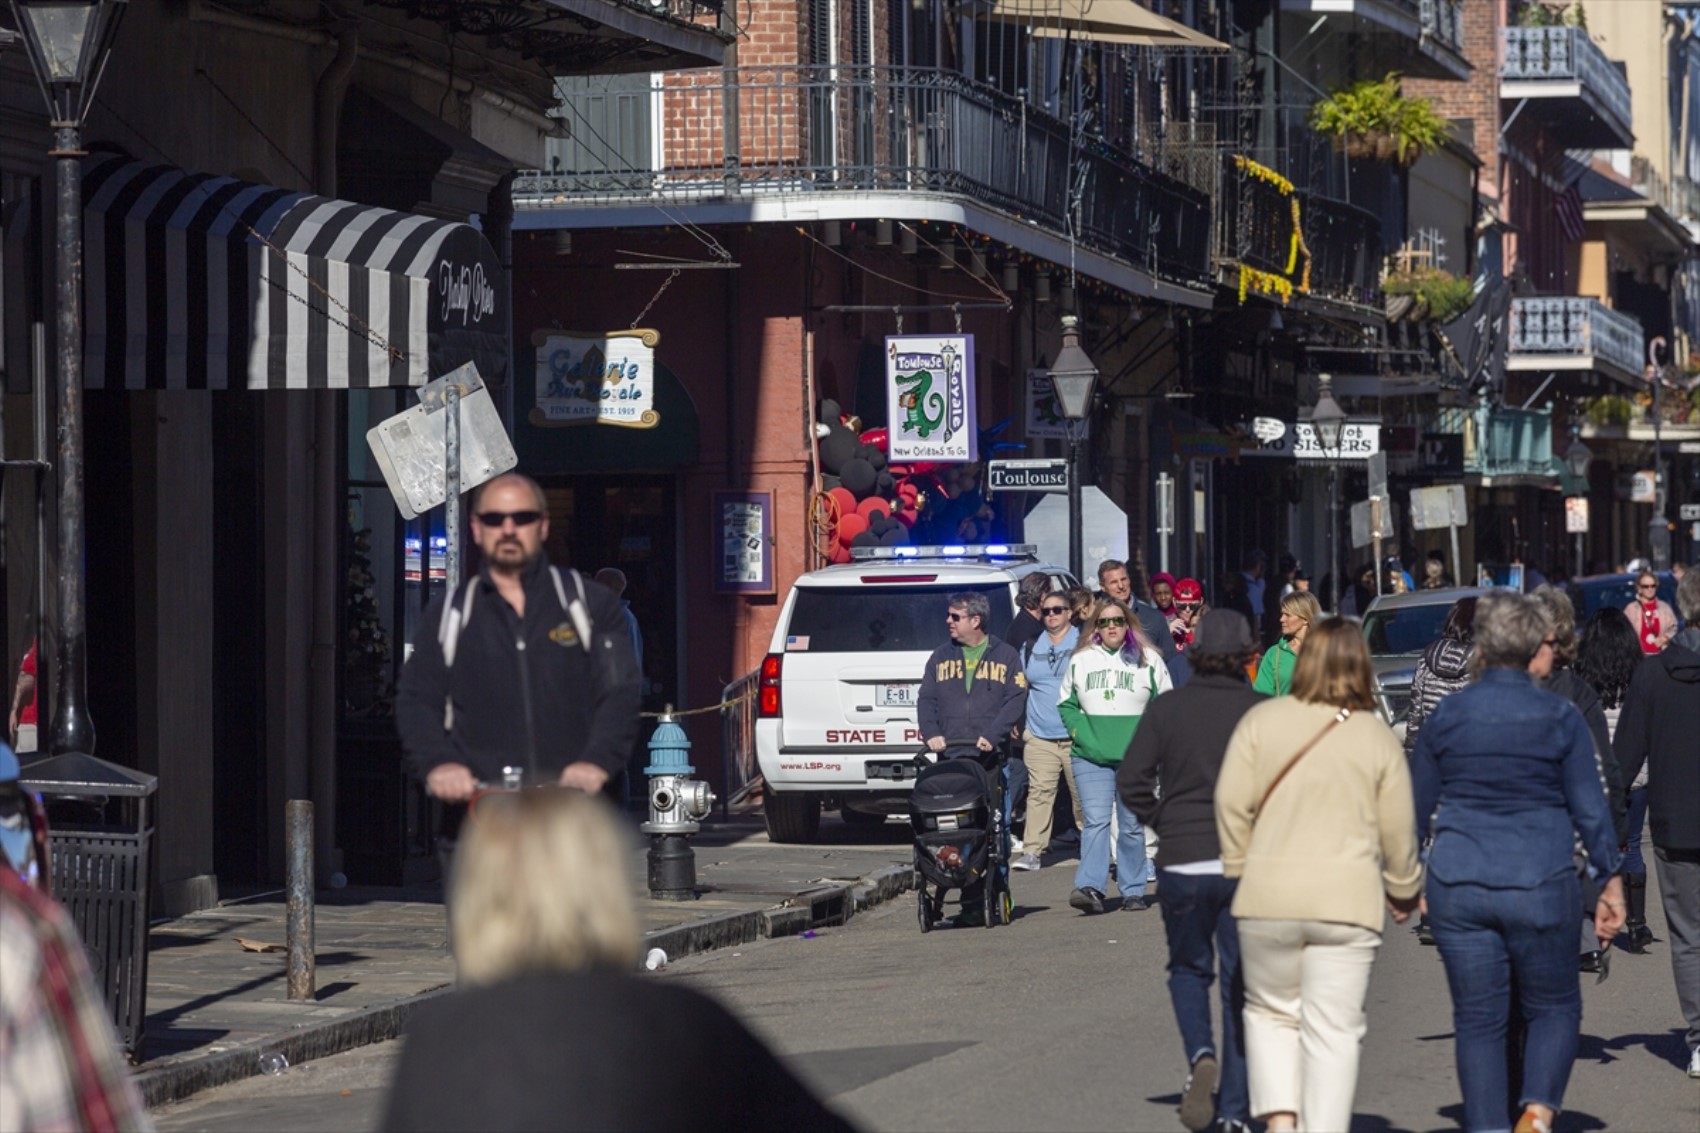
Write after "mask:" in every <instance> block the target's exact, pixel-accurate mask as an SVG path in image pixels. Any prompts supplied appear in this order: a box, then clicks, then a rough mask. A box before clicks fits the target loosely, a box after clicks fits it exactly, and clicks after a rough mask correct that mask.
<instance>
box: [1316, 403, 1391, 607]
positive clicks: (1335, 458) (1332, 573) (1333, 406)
mask: <svg viewBox="0 0 1700 1133" xmlns="http://www.w3.org/2000/svg"><path fill="white" fill-rule="evenodd" d="M1316 383H1317V394H1316V404H1315V405H1313V406H1311V408H1310V412H1309V413H1308V414H1307V415H1306V417H1307V419H1308V420H1309V422H1310V427H1311V428H1312V429H1313V430H1315V432H1316V443H1317V444H1318V445H1320V446H1321V448H1322V451H1323V452H1325V453H1327V454H1329V455H1328V577H1329V579H1330V582H1329V584H1328V607H1329V609H1331V610H1334V611H1335V612H1338V611H1339V609H1340V562H1339V559H1340V553H1339V548H1338V539H1339V531H1340V434H1341V433H1342V432H1343V431H1345V428H1346V411H1345V410H1344V409H1341V408H1340V403H1339V402H1338V401H1335V400H1334V376H1333V375H1332V374H1318V375H1317V376H1316ZM1380 569H1381V566H1380V564H1377V565H1376V570H1378V571H1379V570H1380ZM1361 612H1362V611H1360V613H1361Z"/></svg>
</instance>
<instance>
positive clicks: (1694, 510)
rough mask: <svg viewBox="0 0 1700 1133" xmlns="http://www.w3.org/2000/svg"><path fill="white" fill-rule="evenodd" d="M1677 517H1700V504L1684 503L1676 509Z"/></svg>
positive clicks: (1687, 518) (1683, 518)
mask: <svg viewBox="0 0 1700 1133" xmlns="http://www.w3.org/2000/svg"><path fill="white" fill-rule="evenodd" d="M1676 517H1677V518H1678V519H1682V520H1689V519H1700V504H1683V505H1682V506H1680V507H1678V508H1677V509H1676Z"/></svg>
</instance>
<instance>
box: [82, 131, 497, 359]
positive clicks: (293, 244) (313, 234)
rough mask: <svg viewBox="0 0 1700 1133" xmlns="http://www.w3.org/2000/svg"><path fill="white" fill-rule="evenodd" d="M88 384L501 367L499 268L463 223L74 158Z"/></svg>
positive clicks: (109, 157)
mask: <svg viewBox="0 0 1700 1133" xmlns="http://www.w3.org/2000/svg"><path fill="white" fill-rule="evenodd" d="M83 209H84V213H83V242H84V277H83V288H84V296H85V304H84V310H85V315H84V327H85V333H84V351H85V357H84V372H85V374H86V375H87V377H86V384H87V386H88V388H90V389H244V388H245V389H358V388H363V387H370V386H419V385H423V384H424V383H425V382H427V381H429V380H431V379H432V378H435V377H439V376H441V375H442V374H445V373H447V372H449V371H450V370H452V369H454V368H455V367H457V366H460V365H462V364H463V363H465V362H468V361H472V362H476V363H477V365H478V369H479V372H480V373H481V374H482V375H484V377H485V378H492V377H495V376H498V375H500V374H502V373H503V372H505V371H506V369H507V337H506V328H507V312H506V310H505V307H504V303H505V300H504V298H503V295H502V288H501V265H500V263H499V261H498V260H497V259H496V255H495V253H494V251H492V249H491V248H490V245H489V242H488V241H486V240H485V239H484V237H483V236H482V235H481V234H480V233H479V232H478V230H477V229H475V228H473V227H471V226H470V225H467V224H462V223H458V222H455V221H448V220H437V219H433V218H431V217H425V216H416V215H414V214H412V213H402V212H394V211H392V210H389V209H382V208H374V207H372V206H370V205H361V204H355V203H353V202H351V201H339V200H333V199H330V198H328V197H319V196H314V195H313V194H311V193H301V192H295V191H292V190H288V189H279V188H276V187H274V186H270V185H256V184H252V183H249V182H246V181H238V180H236V179H235V178H231V177H219V176H214V175H211V174H205V173H187V172H185V171H183V170H181V169H175V168H173V167H171V166H167V165H152V164H148V163H145V162H138V161H131V160H128V159H126V158H123V157H119V156H117V155H114V154H91V155H90V156H89V157H87V158H86V159H84V162H83Z"/></svg>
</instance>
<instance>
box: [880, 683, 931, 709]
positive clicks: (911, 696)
mask: <svg viewBox="0 0 1700 1133" xmlns="http://www.w3.org/2000/svg"><path fill="white" fill-rule="evenodd" d="M920 692H921V686H920V685H919V684H907V685H880V686H879V706H880V707H881V708H913V707H915V698H916V697H917V696H919V695H920Z"/></svg>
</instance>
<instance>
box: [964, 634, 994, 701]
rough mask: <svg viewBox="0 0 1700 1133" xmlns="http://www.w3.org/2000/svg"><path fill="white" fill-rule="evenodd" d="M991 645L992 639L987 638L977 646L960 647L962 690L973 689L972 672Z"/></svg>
mask: <svg viewBox="0 0 1700 1133" xmlns="http://www.w3.org/2000/svg"><path fill="white" fill-rule="evenodd" d="M991 643H992V639H991V638H989V637H988V638H986V640H984V641H982V642H980V644H978V645H964V646H963V647H962V687H963V688H964V689H968V690H972V689H973V688H974V670H975V669H976V668H978V667H979V665H980V658H982V657H984V656H985V655H986V646H988V645H990V644H991Z"/></svg>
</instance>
